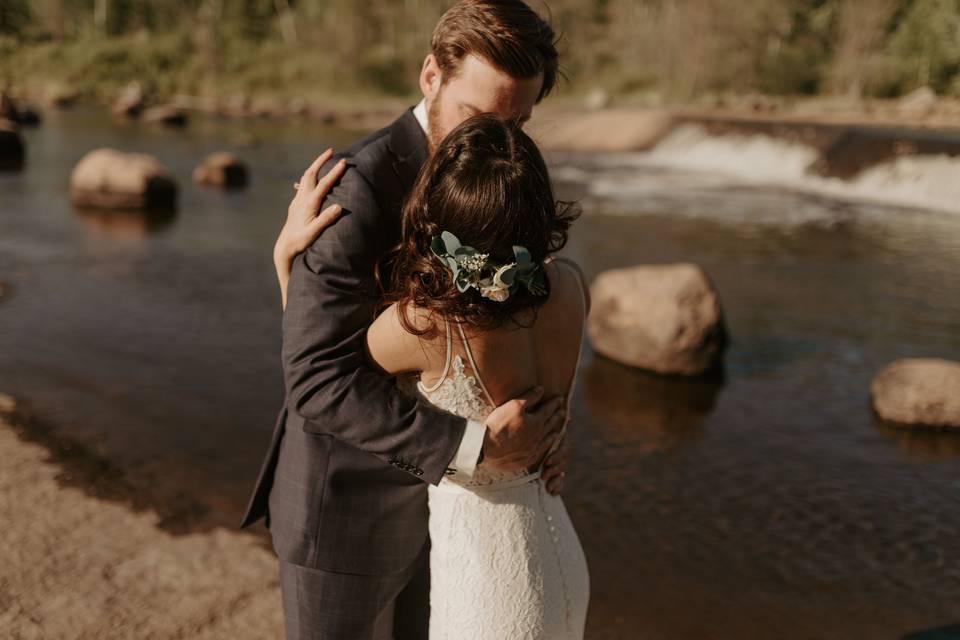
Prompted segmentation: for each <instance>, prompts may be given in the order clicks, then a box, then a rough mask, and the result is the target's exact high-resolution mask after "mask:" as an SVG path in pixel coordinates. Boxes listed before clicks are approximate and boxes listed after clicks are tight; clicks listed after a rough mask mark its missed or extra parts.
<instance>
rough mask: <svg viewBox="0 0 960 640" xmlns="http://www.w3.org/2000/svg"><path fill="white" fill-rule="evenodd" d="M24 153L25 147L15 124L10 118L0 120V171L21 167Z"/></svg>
mask: <svg viewBox="0 0 960 640" xmlns="http://www.w3.org/2000/svg"><path fill="white" fill-rule="evenodd" d="M25 155H26V148H25V147H24V144H23V138H21V137H20V131H19V127H17V124H16V123H15V122H12V121H10V120H0V171H12V170H16V169H20V168H22V167H23V161H24V156H25Z"/></svg>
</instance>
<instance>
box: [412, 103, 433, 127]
mask: <svg viewBox="0 0 960 640" xmlns="http://www.w3.org/2000/svg"><path fill="white" fill-rule="evenodd" d="M413 115H414V117H415V118H416V119H417V122H419V123H420V126H421V127H423V132H424V133H425V134H427V136H429V135H430V121H429V120H427V99H426V98H421V100H420V102H419V103H418V104H417V106H415V107H414V108H413Z"/></svg>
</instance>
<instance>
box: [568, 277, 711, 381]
mask: <svg viewBox="0 0 960 640" xmlns="http://www.w3.org/2000/svg"><path fill="white" fill-rule="evenodd" d="M590 295H591V297H592V299H593V305H592V308H591V310H590V317H589V321H588V323H587V329H588V333H589V336H590V341H591V343H592V344H593V347H594V349H595V350H596V351H597V352H598V353H600V354H601V355H604V356H606V357H608V358H610V359H611V360H615V361H617V362H620V363H622V364H626V365H630V366H633V367H639V368H641V369H647V370H650V371H655V372H657V373H663V374H677V375H688V376H689V375H701V374H704V373H707V372H709V371H711V370H715V369H717V368H718V367H719V366H720V365H721V364H722V357H723V351H724V348H725V347H726V341H727V332H726V328H725V326H724V322H723V312H722V310H721V307H720V299H719V296H718V295H717V292H716V290H715V289H714V287H713V285H712V284H711V283H710V281H709V280H708V279H707V276H706V274H705V273H704V272H703V269H701V268H700V267H699V266H697V265H695V264H689V263H680V264H666V265H647V266H639V267H631V268H627V269H615V270H613V271H606V272H604V273H601V274H600V275H599V276H597V279H596V280H595V281H594V282H593V285H592V286H591V288H590Z"/></svg>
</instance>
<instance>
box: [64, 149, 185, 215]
mask: <svg viewBox="0 0 960 640" xmlns="http://www.w3.org/2000/svg"><path fill="white" fill-rule="evenodd" d="M176 197H177V185H176V182H174V180H173V177H171V175H170V173H169V172H168V171H167V170H166V168H165V167H164V166H163V165H161V164H160V162H159V161H157V159H156V158H154V157H152V156H149V155H146V154H143V153H126V152H123V151H117V150H116V149H97V150H95V151H91V152H90V153H88V154H87V155H85V156H84V157H83V158H82V159H81V160H80V162H78V163H77V166H76V167H74V169H73V173H72V174H71V176H70V199H71V200H72V201H73V204H74V205H75V206H77V207H88V208H90V207H92V208H106V209H158V208H159V209H163V208H172V207H173V206H174V204H175V202H176Z"/></svg>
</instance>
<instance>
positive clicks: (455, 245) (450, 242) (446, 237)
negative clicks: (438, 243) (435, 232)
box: [440, 231, 460, 256]
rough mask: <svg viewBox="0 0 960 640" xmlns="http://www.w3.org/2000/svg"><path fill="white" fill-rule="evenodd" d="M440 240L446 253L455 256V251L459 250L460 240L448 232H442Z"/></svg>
mask: <svg viewBox="0 0 960 640" xmlns="http://www.w3.org/2000/svg"><path fill="white" fill-rule="evenodd" d="M440 238H441V239H442V240H443V244H444V246H445V247H446V248H447V253H449V254H450V255H452V256H455V255H457V249H459V248H460V239H459V238H457V236H455V235H453V234H452V233H450V232H449V231H444V232H443V233H441V234H440Z"/></svg>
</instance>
